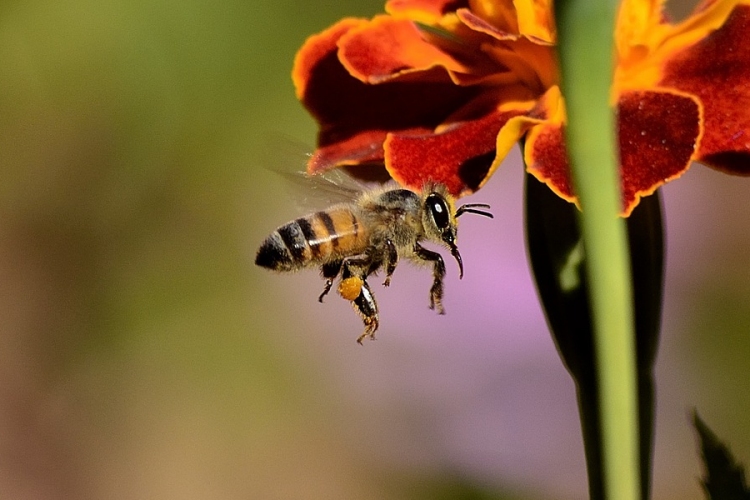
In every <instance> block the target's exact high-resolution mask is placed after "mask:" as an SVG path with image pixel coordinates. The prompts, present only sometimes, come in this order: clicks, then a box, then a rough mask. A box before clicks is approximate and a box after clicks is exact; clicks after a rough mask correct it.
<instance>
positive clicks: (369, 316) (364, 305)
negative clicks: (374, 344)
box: [352, 279, 379, 345]
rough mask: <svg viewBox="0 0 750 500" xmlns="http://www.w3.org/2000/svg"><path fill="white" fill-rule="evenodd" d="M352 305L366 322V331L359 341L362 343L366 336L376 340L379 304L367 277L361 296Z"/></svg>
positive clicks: (363, 282)
mask: <svg viewBox="0 0 750 500" xmlns="http://www.w3.org/2000/svg"><path fill="white" fill-rule="evenodd" d="M352 305H353V306H354V309H355V310H356V311H357V313H359V315H360V316H361V317H362V321H364V323H365V331H364V333H363V334H362V335H360V336H359V337H358V338H357V342H358V343H359V344H360V345H362V340H364V339H365V337H370V339H371V340H375V331H376V330H377V329H378V325H379V321H378V304H377V302H375V296H374V295H373V294H372V291H370V285H368V284H367V281H366V280H365V279H362V289H361V290H360V292H359V296H357V298H356V299H354V300H353V301H352Z"/></svg>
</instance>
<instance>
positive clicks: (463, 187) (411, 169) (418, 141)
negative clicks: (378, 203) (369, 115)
mask: <svg viewBox="0 0 750 500" xmlns="http://www.w3.org/2000/svg"><path fill="white" fill-rule="evenodd" d="M519 114H521V111H506V112H502V113H501V112H495V113H492V114H489V115H487V116H485V117H483V118H481V119H477V120H473V121H467V122H462V123H456V124H455V125H452V126H450V127H448V128H446V129H444V130H443V131H441V133H438V134H436V133H422V134H414V133H411V134H390V135H389V136H388V139H387V140H386V142H385V156H386V168H387V169H388V171H389V173H390V174H391V177H393V178H394V179H395V180H396V181H398V182H399V183H400V184H402V185H404V186H408V187H411V188H413V189H421V188H422V186H423V185H424V184H425V183H427V182H440V183H443V184H445V185H446V187H447V188H448V190H449V191H450V192H451V194H453V195H454V196H462V195H465V194H468V193H471V192H474V191H476V190H477V189H478V187H479V186H480V185H481V183H482V182H483V181H484V180H485V178H486V176H487V174H488V172H489V170H490V166H491V165H492V163H493V161H494V160H495V154H496V153H495V145H496V141H497V134H498V132H499V131H500V129H501V128H502V126H503V125H505V123H506V122H507V121H508V120H509V119H511V118H512V117H514V116H518V115H519Z"/></svg>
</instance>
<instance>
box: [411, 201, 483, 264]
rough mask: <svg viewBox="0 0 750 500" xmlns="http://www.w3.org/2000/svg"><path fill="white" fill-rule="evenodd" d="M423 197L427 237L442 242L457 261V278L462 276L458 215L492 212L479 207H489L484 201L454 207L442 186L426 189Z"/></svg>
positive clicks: (424, 224) (423, 216)
mask: <svg viewBox="0 0 750 500" xmlns="http://www.w3.org/2000/svg"><path fill="white" fill-rule="evenodd" d="M426 192H427V196H425V198H424V211H423V215H422V218H423V220H422V225H423V226H424V229H425V232H426V236H427V238H428V239H430V240H433V241H437V242H440V243H442V244H444V245H445V246H446V247H448V249H450V251H451V255H453V257H454V258H455V259H456V262H458V269H459V278H463V276H464V264H463V261H462V260H461V254H460V253H458V247H457V246H456V238H457V236H458V221H457V219H458V217H459V216H461V214H464V213H473V214H478V215H483V216H485V217H489V218H492V214H491V213H489V212H485V211H483V210H476V208H477V207H480V208H490V206H489V205H486V204H484V203H471V204H468V205H462V206H460V207H458V209H456V206H455V204H454V202H453V197H452V196H451V195H450V194H449V193H448V191H447V190H446V189H445V187H444V186H433V187H431V188H430V189H428V190H427V191H426Z"/></svg>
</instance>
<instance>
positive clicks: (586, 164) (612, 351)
mask: <svg viewBox="0 0 750 500" xmlns="http://www.w3.org/2000/svg"><path fill="white" fill-rule="evenodd" d="M555 4H556V12H555V14H556V17H557V26H558V36H559V42H560V43H559V49H560V64H561V70H562V87H563V94H564V96H565V103H566V109H567V118H568V122H567V126H566V131H565V140H566V144H567V147H568V152H569V155H570V161H571V168H572V174H573V184H574V186H575V192H576V194H577V196H578V199H579V201H580V206H581V210H582V212H581V217H580V225H581V232H582V235H583V241H584V248H585V251H586V262H587V273H588V276H589V280H588V283H589V294H590V296H591V308H592V316H593V324H594V345H595V355H596V366H597V367H598V370H597V371H598V374H599V383H600V384H599V388H600V389H599V390H600V402H601V416H602V419H601V420H602V439H603V448H604V449H603V462H604V467H603V470H604V489H605V497H606V498H607V499H609V500H620V499H622V500H633V499H637V498H639V496H640V491H641V490H640V474H639V461H638V417H637V416H638V411H637V404H638V403H637V395H636V362H635V337H634V329H633V305H632V289H631V277H630V268H629V256H628V249H627V248H628V247H627V240H626V232H625V224H624V221H623V220H622V219H621V218H619V217H618V213H619V211H620V208H621V194H620V181H619V175H618V163H619V162H618V155H617V153H616V149H615V145H616V138H615V130H616V126H615V121H614V113H613V110H612V108H611V107H610V106H609V91H610V85H611V79H612V74H613V66H612V54H613V33H614V20H615V14H616V2H614V1H613V0H558V1H557V2H555Z"/></svg>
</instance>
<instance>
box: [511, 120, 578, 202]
mask: <svg viewBox="0 0 750 500" xmlns="http://www.w3.org/2000/svg"><path fill="white" fill-rule="evenodd" d="M524 160H525V162H526V170H527V171H528V172H529V173H530V174H532V175H533V176H534V177H536V178H537V179H539V180H540V181H541V182H544V183H545V184H547V186H549V188H550V189H551V190H552V191H553V192H554V193H555V194H556V195H558V196H559V197H560V198H562V199H564V200H568V201H571V202H572V201H576V197H575V195H574V194H573V181H572V180H571V177H570V163H569V162H568V151H567V150H566V148H565V140H564V138H563V124H562V123H550V122H545V123H542V124H540V125H537V126H535V127H534V128H532V129H531V131H530V132H529V134H528V135H527V137H526V145H525V154H524Z"/></svg>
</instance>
